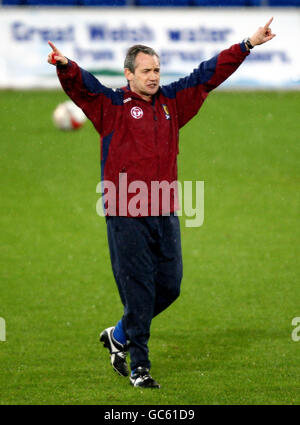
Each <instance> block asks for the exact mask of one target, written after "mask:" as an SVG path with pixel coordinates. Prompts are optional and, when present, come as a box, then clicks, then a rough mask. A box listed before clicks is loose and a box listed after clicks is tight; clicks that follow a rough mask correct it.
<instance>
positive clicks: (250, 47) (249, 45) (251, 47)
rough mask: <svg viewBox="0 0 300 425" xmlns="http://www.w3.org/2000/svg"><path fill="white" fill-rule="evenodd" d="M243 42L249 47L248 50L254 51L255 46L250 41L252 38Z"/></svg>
mask: <svg viewBox="0 0 300 425" xmlns="http://www.w3.org/2000/svg"><path fill="white" fill-rule="evenodd" d="M243 42H244V43H245V45H246V46H247V47H248V49H249V50H250V49H253V47H254V46H252V44H251V41H250V37H247V38H245V39H244V40H243Z"/></svg>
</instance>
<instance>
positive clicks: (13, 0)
mask: <svg viewBox="0 0 300 425" xmlns="http://www.w3.org/2000/svg"><path fill="white" fill-rule="evenodd" d="M1 4H2V6H23V5H24V4H26V1H24V0H2V3H1Z"/></svg>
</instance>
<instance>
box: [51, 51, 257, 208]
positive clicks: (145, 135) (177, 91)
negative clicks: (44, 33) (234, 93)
mask: <svg viewBox="0 0 300 425" xmlns="http://www.w3.org/2000/svg"><path fill="white" fill-rule="evenodd" d="M248 54H249V52H248V51H247V49H246V47H245V45H244V43H240V44H234V45H233V46H231V47H230V48H229V49H226V50H223V51H222V52H221V53H220V54H218V55H217V56H215V57H213V58H212V59H210V60H207V61H204V62H202V63H201V64H200V65H199V66H198V68H196V69H195V70H194V71H193V72H192V73H191V74H190V75H189V76H187V77H185V78H181V79H180V80H178V81H176V82H174V83H171V84H169V85H166V86H162V87H160V88H159V90H158V92H157V93H156V94H155V96H153V98H152V102H147V101H145V100H143V99H142V98H141V97H140V96H139V95H138V94H136V93H133V92H132V91H130V88H129V86H127V87H123V88H120V89H117V90H113V89H110V88H107V87H105V86H103V85H102V84H101V83H100V82H99V81H98V80H97V79H96V78H95V77H94V76H93V75H92V74H90V73H89V72H87V71H85V70H83V69H81V68H80V67H79V66H78V65H77V64H76V63H75V62H73V61H71V60H70V61H69V63H68V65H67V66H58V67H57V74H58V77H59V80H60V82H61V85H62V87H63V89H64V91H65V92H66V93H67V95H68V96H69V97H70V98H71V99H72V100H73V101H74V102H75V103H76V104H77V105H78V106H79V107H80V108H81V109H82V110H83V112H84V113H85V115H86V116H87V117H88V118H89V119H90V120H91V121H92V123H93V124H94V126H95V128H96V130H97V132H98V133H99V134H100V135H101V180H102V182H103V193H104V194H105V196H104V198H103V201H104V205H105V208H106V210H105V213H106V215H124V216H148V215H161V214H166V213H168V212H174V211H176V210H177V209H178V202H177V192H176V189H175V190H170V188H169V189H166V187H165V189H162V190H159V192H158V193H159V199H157V196H154V195H153V193H154V194H155V195H157V191H156V190H154V187H155V188H157V186H152V185H155V184H156V185H157V184H159V183H161V184H162V185H163V184H165V183H169V184H171V183H172V182H175V181H177V154H178V138H179V129H180V128H181V127H183V126H184V125H185V124H186V123H187V122H188V121H189V120H190V119H191V118H193V117H194V116H195V115H196V114H197V112H198V110H199V108H200V107H201V105H202V104H203V102H204V100H205V99H206V97H207V95H208V94H209V92H210V91H211V90H213V89H214V88H215V87H217V86H219V85H220V84H221V83H222V82H223V81H224V80H226V79H227V78H228V77H229V76H230V75H231V74H232V73H233V72H234V71H235V70H236V69H237V68H238V67H239V66H240V64H241V63H242V62H243V61H244V59H245V58H246V56H247V55H248ZM106 182H110V183H113V184H114V187H115V192H114V191H113V190H109V189H108V187H107V186H105V184H106ZM175 186H176V187H177V185H176V184H175ZM175 186H174V185H173V188H174V187H175ZM151 189H152V190H151ZM164 190H165V191H166V193H167V198H168V202H167V204H166V205H165V204H164V203H163V201H162V196H163V191H164ZM151 193H152V196H151ZM130 206H131V207H133V206H135V208H130ZM132 211H134V213H133V212H132Z"/></svg>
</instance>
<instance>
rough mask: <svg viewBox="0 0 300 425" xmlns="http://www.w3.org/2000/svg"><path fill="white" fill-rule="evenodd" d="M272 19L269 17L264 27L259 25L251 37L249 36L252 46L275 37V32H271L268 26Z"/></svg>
mask: <svg viewBox="0 0 300 425" xmlns="http://www.w3.org/2000/svg"><path fill="white" fill-rule="evenodd" d="M272 21H273V18H271V19H270V20H269V21H268V22H267V23H266V25H265V26H264V27H259V28H258V30H257V31H256V33H254V34H253V35H252V37H250V42H251V44H252V46H257V45H259V44H264V43H266V42H267V41H270V40H272V38H274V37H275V35H276V34H273V33H272V30H271V28H270V25H271V22H272Z"/></svg>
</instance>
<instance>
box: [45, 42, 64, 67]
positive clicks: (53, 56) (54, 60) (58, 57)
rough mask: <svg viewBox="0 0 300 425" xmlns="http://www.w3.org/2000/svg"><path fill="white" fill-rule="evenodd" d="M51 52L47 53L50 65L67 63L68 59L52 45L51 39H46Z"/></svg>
mask: <svg viewBox="0 0 300 425" xmlns="http://www.w3.org/2000/svg"><path fill="white" fill-rule="evenodd" d="M48 44H49V46H50V47H51V49H52V52H51V53H49V55H48V62H49V63H51V65H68V59H67V58H66V57H65V56H63V54H62V53H61V52H60V51H59V50H58V49H57V48H56V47H55V46H54V44H53V43H52V41H48Z"/></svg>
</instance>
